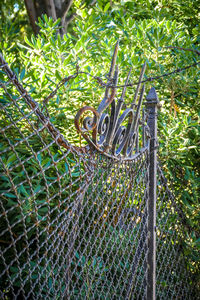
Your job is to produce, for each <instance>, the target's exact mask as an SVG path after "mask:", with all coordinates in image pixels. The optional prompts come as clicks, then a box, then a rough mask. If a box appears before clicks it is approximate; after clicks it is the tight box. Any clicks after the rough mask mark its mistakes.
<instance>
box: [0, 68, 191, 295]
mask: <svg viewBox="0 0 200 300" xmlns="http://www.w3.org/2000/svg"><path fill="white" fill-rule="evenodd" d="M2 67H3V66H2ZM7 75H8V74H7ZM7 75H6V74H5V73H4V72H3V71H2V72H1V81H0V91H1V95H2V96H3V97H2V98H1V99H0V107H1V110H0V128H1V129H0V171H1V178H0V195H1V201H0V295H1V298H2V299H34V300H35V299H146V286H147V282H146V278H147V252H148V248H147V218H148V215H147V200H148V182H149V181H148V169H149V153H148V150H146V151H145V152H144V153H143V154H141V155H140V156H138V157H137V159H135V160H133V161H115V160H113V159H110V158H106V157H105V156H104V155H100V154H99V153H97V152H95V151H89V150H88V152H81V151H78V150H77V148H76V147H73V146H71V145H70V144H69V143H68V142H67V141H64V143H65V147H62V143H61V141H63V138H62V137H61V136H60V135H59V134H58V135H56V133H55V132H56V130H55V129H52V128H53V125H51V124H49V121H48V119H44V118H43V117H42V115H41V114H40V113H38V106H37V105H35V104H34V100H33V102H31V103H32V105H29V104H30V102H29V103H27V98H26V97H28V96H27V94H26V92H24V90H22V89H21V87H20V89H19V88H17V87H16V85H15V84H14V80H16V79H15V77H13V73H10V77H9V76H8V77H9V78H10V80H8V78H7ZM29 100H30V99H29ZM31 101H32V100H31ZM157 203H158V207H157V220H158V221H157V224H158V230H157V295H158V299H194V298H192V297H193V294H192V289H191V288H190V282H186V280H185V278H188V277H187V274H186V273H187V270H186V268H185V264H184V258H183V254H182V251H181V242H180V241H182V240H183V235H182V225H181V222H179V221H177V220H178V213H177V210H176V207H175V206H174V203H175V202H174V199H173V197H172V195H171V193H170V191H169V190H168V188H167V184H166V182H165V180H164V177H163V175H162V172H161V169H160V168H159V169H158V201H157Z"/></svg>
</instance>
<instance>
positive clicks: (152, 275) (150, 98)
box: [146, 87, 158, 300]
mask: <svg viewBox="0 0 200 300" xmlns="http://www.w3.org/2000/svg"><path fill="white" fill-rule="evenodd" d="M146 100H147V102H146V107H147V113H148V122H147V124H148V126H149V129H150V145H149V147H150V149H149V151H150V154H149V159H150V161H149V183H148V184H149V186H148V189H149V190H148V194H149V195H148V224H147V232H148V241H147V244H148V250H147V251H148V253H147V300H155V299H156V185H157V184H156V172H157V105H158V97H157V94H156V91H155V89H154V88H153V87H152V88H151V90H150V91H149V94H148V95H147V97H146Z"/></svg>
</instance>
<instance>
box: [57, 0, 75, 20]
mask: <svg viewBox="0 0 200 300" xmlns="http://www.w3.org/2000/svg"><path fill="white" fill-rule="evenodd" d="M72 3H73V0H66V1H64V2H63V4H62V6H61V10H60V13H59V17H60V18H61V19H65V18H66V15H67V13H68V11H69V10H70V7H71V6H72Z"/></svg>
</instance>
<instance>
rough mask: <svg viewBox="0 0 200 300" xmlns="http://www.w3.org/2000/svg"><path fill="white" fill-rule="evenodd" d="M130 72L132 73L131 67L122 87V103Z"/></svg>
mask: <svg viewBox="0 0 200 300" xmlns="http://www.w3.org/2000/svg"><path fill="white" fill-rule="evenodd" d="M131 71H132V67H130V70H129V73H128V76H127V78H126V81H125V85H124V88H123V91H122V95H121V98H120V101H124V96H125V93H126V89H127V84H128V81H129V78H130V75H131Z"/></svg>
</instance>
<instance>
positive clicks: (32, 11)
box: [24, 0, 39, 34]
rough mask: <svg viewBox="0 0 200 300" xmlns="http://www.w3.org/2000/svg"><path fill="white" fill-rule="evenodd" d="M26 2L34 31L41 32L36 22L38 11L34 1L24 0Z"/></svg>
mask: <svg viewBox="0 0 200 300" xmlns="http://www.w3.org/2000/svg"><path fill="white" fill-rule="evenodd" d="M24 2H25V6H26V10H27V13H28V16H29V20H30V23H31V27H32V28H33V31H34V33H35V34H37V33H38V32H39V28H38V26H37V25H36V23H35V22H36V21H37V13H36V9H35V5H34V1H33V0H24Z"/></svg>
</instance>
